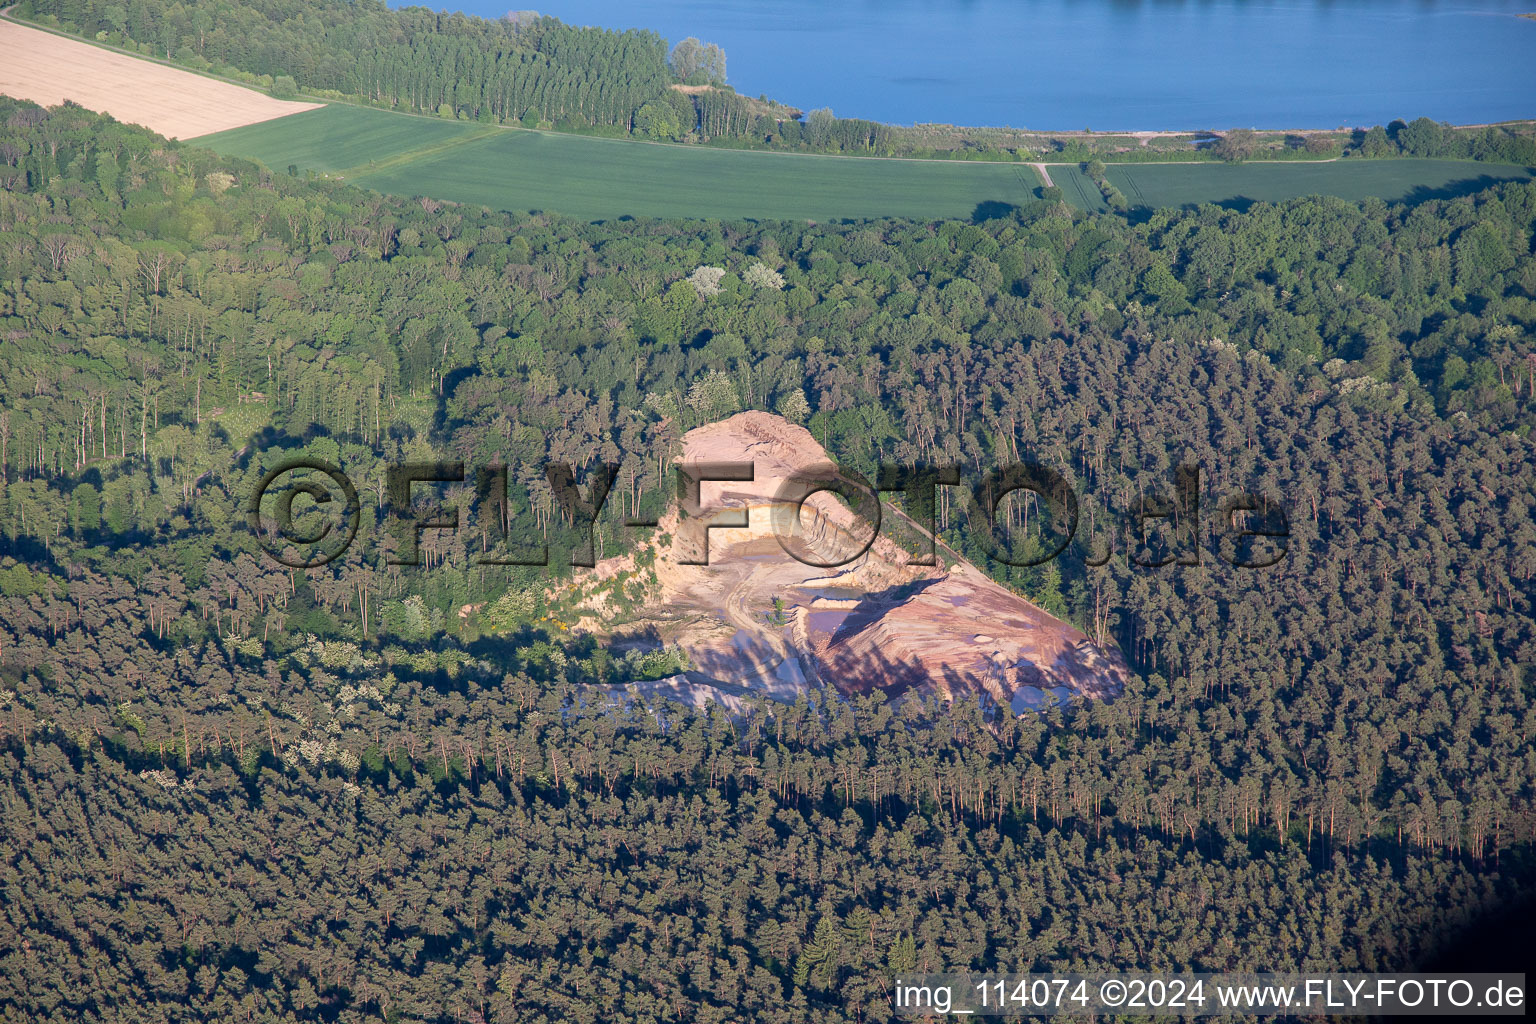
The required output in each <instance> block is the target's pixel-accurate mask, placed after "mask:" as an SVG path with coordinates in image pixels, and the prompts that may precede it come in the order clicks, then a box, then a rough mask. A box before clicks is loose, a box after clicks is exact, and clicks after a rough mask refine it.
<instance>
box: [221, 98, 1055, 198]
mask: <svg viewBox="0 0 1536 1024" xmlns="http://www.w3.org/2000/svg"><path fill="white" fill-rule="evenodd" d="M413 131H415V132H420V135H416V136H413V135H412V132H413ZM197 141H198V142H199V143H200V144H202V145H206V146H209V147H211V148H213V149H215V150H218V151H219V152H222V153H229V154H232V155H237V156H245V157H253V158H255V159H257V160H260V161H262V162H263V163H265V164H267V165H268V166H269V167H274V168H279V169H282V168H286V167H287V166H288V165H289V164H290V163H292V164H297V165H298V166H299V167H300V168H301V169H313V170H315V171H317V172H322V173H327V174H337V173H341V174H343V175H344V176H345V177H346V179H347V180H348V181H351V182H354V183H356V184H359V185H363V186H365V187H367V188H373V189H377V190H379V191H381V192H395V193H400V194H404V195H429V196H433V197H435V198H439V199H451V200H454V201H456V202H463V203H478V204H481V205H484V206H491V207H498V208H502V209H513V210H550V211H557V212H559V213H564V214H568V215H570V216H573V217H582V218H589V219H604V218H611V217H620V216H625V215H629V216H636V217H646V216H649V217H720V218H737V217H742V218H745V217H751V218H761V219H776V218H796V219H800V218H803V219H810V220H837V219H842V218H853V219H862V218H867V217H969V216H971V215H972V214H973V213H974V212H975V210H976V207H977V205H978V204H981V203H986V202H1003V203H1020V202H1024V201H1025V200H1027V199H1030V198H1032V197H1033V196H1034V195H1036V194H1037V192H1038V189H1039V186H1040V180H1039V177H1038V176H1037V175H1036V174H1035V172H1034V171H1033V170H1032V169H1031V168H1029V167H1027V166H1023V165H1020V164H998V163H992V164H981V163H958V162H952V161H939V160H925V161H914V160H856V159H848V158H845V157H828V156H810V155H797V154H785V153H753V152H743V151H737V150H720V149H703V148H697V147H686V146H659V145H653V144H650V143H644V142H630V141H624V140H612V139H595V138H590V137H586V136H579V135H562V134H559V133H554V132H535V131H519V130H514V129H497V128H492V129H489V130H487V129H486V128H485V127H484V126H481V125H474V124H460V123H454V122H451V121H438V120H435V119H433V118H423V117H411V116H408V115H404V114H393V113H389V112H387V111H381V110H370V109H367V108H364V107H351V106H345V105H342V104H331V105H330V106H327V107H322V108H321V109H319V110H312V111H307V112H305V113H302V114H294V115H291V116H289V117H285V118H280V119H278V120H276V121H267V122H264V123H262V124H257V125H250V126H249V127H246V128H237V129H235V130H233V131H228V132H220V133H219V134H217V135H207V136H204V137H203V138H201V139H198V140H197Z"/></svg>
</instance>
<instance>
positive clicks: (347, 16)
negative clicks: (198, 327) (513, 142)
mask: <svg viewBox="0 0 1536 1024" xmlns="http://www.w3.org/2000/svg"><path fill="white" fill-rule="evenodd" d="M15 13H16V14H17V15H18V16H20V17H23V18H31V19H33V20H36V21H37V22H38V23H39V24H42V25H46V26H50V27H56V28H59V29H62V30H63V31H66V32H70V33H74V34H78V35H83V36H85V37H87V38H91V39H96V40H98V41H100V42H104V43H108V44H111V45H119V46H123V47H127V48H129V49H131V50H133V51H136V52H138V53H141V54H144V55H146V56H152V57H155V58H157V59H164V60H168V61H174V62H176V63H178V64H181V65H184V66H186V67H189V68H193V69H195V70H198V71H204V72H212V73H216V74H221V75H224V76H226V77H230V78H233V79H236V80H239V81H244V82H247V83H249V84H254V85H258V86H261V87H263V88H267V89H270V90H272V91H273V93H274V95H277V96H281V97H290V96H293V95H295V94H296V93H297V91H298V90H303V92H304V93H305V94H307V95H311V96H316V97H320V98H324V99H343V100H349V101H352V102H361V103H367V104H371V105H374V106H382V107H386V108H389V109H392V110H402V111H409V112H412V113H423V114H435V115H438V116H441V117H446V118H451V119H458V120H468V121H478V122H483V123H488V124H506V125H516V126H523V127H529V128H534V127H539V128H558V129H560V130H562V131H579V132H596V133H599V134H608V135H633V136H636V137H639V138H645V139H650V140H653V141H666V142H688V143H706V144H712V145H717V146H730V147H747V148H755V149H777V150H792V151H809V152H819V153H846V154H853V155H862V156H909V157H910V156H921V157H950V158H961V159H982V160H1037V159H1041V158H1042V157H1044V158H1048V159H1053V160H1065V161H1078V160H1083V161H1087V160H1092V159H1095V158H1100V157H1109V158H1113V159H1116V160H1131V161H1147V160H1175V161H1188V160H1192V159H1193V160H1226V161H1233V160H1243V159H1250V158H1256V157H1261V158H1263V159H1269V160H1274V159H1302V160H1309V159H1310V160H1316V159H1332V158H1335V157H1339V156H1362V157H1369V158H1377V159H1379V158H1384V157H1399V156H1407V157H1440V158H1450V159H1466V160H1490V161H1496V162H1503V163H1516V164H1526V165H1533V164H1536V132H1533V131H1532V126H1531V125H1530V124H1522V125H1491V126H1478V127H1473V128H1453V127H1451V126H1448V125H1442V124H1439V123H1437V122H1435V121H1433V120H1431V119H1429V118H1427V117H1420V118H1416V119H1414V120H1412V121H1394V122H1392V124H1390V125H1386V126H1381V125H1378V126H1376V127H1374V128H1371V129H1369V130H1365V129H1356V130H1353V131H1342V130H1341V131H1325V132H1311V133H1285V132H1260V133H1255V132H1252V131H1248V130H1240V131H1234V132H1228V133H1225V134H1224V135H1223V136H1222V137H1220V138H1217V137H1215V136H1212V135H1206V136H1177V137H1169V138H1166V139H1156V140H1147V139H1133V138H1129V137H1127V136H1123V135H1114V134H1110V135H1103V136H1095V135H1091V134H1082V133H1073V134H1068V135H1051V134H1048V133H1046V134H1042V133H1038V132H1029V131H1025V130H1014V129H1000V128H958V129H957V128H953V127H951V126H946V125H913V126H903V125H889V124H882V123H879V122H875V121H867V120H863V119H861V118H845V117H837V116H835V115H834V114H833V112H832V110H831V109H830V108H820V109H817V110H812V111H810V112H809V114H805V115H803V116H802V112H801V111H799V110H795V109H792V108H790V107H787V106H784V105H783V104H779V103H775V102H773V101H771V100H769V99H768V98H767V97H759V98H756V99H753V98H751V97H748V96H745V95H741V94H738V93H737V92H736V91H735V89H733V88H731V87H730V86H729V85H728V84H727V83H726V80H725V79H726V74H725V62H726V58H725V54H724V53H723V52H722V51H721V50H720V48H719V47H717V46H714V45H711V44H702V43H700V42H699V40H697V39H694V38H691V37H690V38H688V39H684V40H682V41H681V42H679V43H678V44H677V46H675V47H674V48H673V49H672V51H671V53H670V54H669V53H668V50H667V43H666V41H665V40H663V39H662V38H661V37H659V36H658V35H656V34H655V33H652V32H642V31H627V32H616V31H607V30H603V29H597V28H576V27H572V26H568V25H564V24H562V23H561V22H560V21H559V20H557V19H555V18H549V17H539V16H537V15H534V14H532V13H531V12H520V13H516V14H512V15H508V16H507V17H505V18H501V19H496V20H490V19H486V18H479V17H471V16H467V15H464V14H460V13H456V12H455V13H452V14H447V13H441V12H436V11H432V10H429V9H428V8H425V7H403V8H398V9H391V8H389V7H387V6H385V4H384V3H383V2H382V0H317V2H302V0H238V2H236V0H217V2H215V0H121V2H105V0H22V2H21V3H19V4H18V5H17V7H16V11H15ZM674 85H689V86H691V88H688V89H686V90H679V89H677V88H672V86H674ZM1191 143H1194V145H1192V144H1191Z"/></svg>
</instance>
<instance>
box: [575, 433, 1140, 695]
mask: <svg viewBox="0 0 1536 1024" xmlns="http://www.w3.org/2000/svg"><path fill="white" fill-rule="evenodd" d="M748 460H750V461H751V462H752V463H753V465H754V470H755V473H754V476H755V478H754V479H753V480H752V481H751V482H741V483H704V484H703V485H702V486H701V489H700V499H701V500H700V505H701V506H702V507H703V509H704V510H705V516H704V518H706V519H707V518H709V517H710V516H711V515H714V516H718V515H719V514H720V513H721V511H724V512H725V514H729V513H730V512H732V511H734V512H735V513H736V515H738V516H739V515H740V510H742V509H745V510H746V511H747V514H748V517H749V522H750V525H749V526H748V527H747V528H746V529H739V528H737V529H723V528H717V529H712V530H710V531H709V564H708V565H687V564H682V561H683V558H684V557H685V556H687V557H697V556H698V555H699V554H700V552H699V551H698V550H697V548H696V547H694V546H693V540H692V539H691V538H689V537H686V536H684V535H682V534H681V533H680V531H679V518H678V516H677V514H676V513H675V512H674V513H673V514H671V515H669V516H667V517H666V518H665V519H663V521H662V523H661V527H660V528H659V529H658V530H657V535H658V538H667V539H666V541H665V543H664V544H663V545H662V546H661V547H659V548H658V549H656V552H655V556H656V557H655V562H654V566H653V569H652V571H654V573H655V577H656V580H655V582H656V587H655V589H654V591H653V596H652V597H651V598H650V599H649V600H647V602H646V607H645V609H644V612H643V614H642V616H641V619H640V621H639V622H638V623H631V624H630V625H629V626H626V627H621V628H619V629H618V630H617V633H618V639H619V640H620V642H621V644H622V642H623V637H624V634H625V633H629V634H630V635H631V636H632V637H633V638H634V641H635V642H636V643H637V644H638V643H641V642H644V643H646V644H648V645H654V644H658V643H665V644H679V645H681V646H682V647H683V649H684V650H685V651H687V653H688V656H689V659H690V661H691V662H692V668H691V670H690V671H688V672H687V673H685V674H684V675H683V676H679V677H673V678H671V679H668V680H664V681H661V682H659V683H650V684H644V685H643V686H642V689H644V690H648V691H651V692H656V693H663V694H665V695H667V696H669V697H671V698H673V699H676V700H680V701H683V702H687V703H695V704H697V703H702V702H703V701H704V700H715V701H719V702H721V703H723V704H725V705H727V706H729V705H733V704H736V703H739V701H740V699H741V698H742V697H744V696H745V695H747V694H749V693H755V694H760V695H763V696H769V697H774V698H777V699H781V700H784V699H789V700H792V699H793V698H794V696H795V694H796V693H798V692H801V691H804V690H806V689H808V688H810V687H812V686H819V685H821V684H830V685H832V686H834V687H836V688H837V689H839V690H841V691H843V692H845V693H867V692H870V691H872V690H879V691H882V692H887V693H893V694H894V693H900V692H903V691H907V690H915V691H917V692H920V693H925V694H929V693H931V694H936V695H938V696H941V697H944V698H953V697H959V696H963V695H967V694H977V693H984V694H986V695H987V696H988V697H989V698H990V699H991V700H993V701H995V702H996V703H998V704H1000V705H1007V706H1011V707H1012V708H1013V709H1014V710H1016V711H1023V710H1025V709H1026V708H1035V707H1039V706H1041V705H1042V704H1044V703H1049V702H1051V701H1052V700H1059V699H1064V698H1066V697H1067V696H1069V695H1071V694H1082V695H1084V696H1089V697H1106V696H1111V695H1113V694H1114V693H1116V692H1118V691H1119V689H1120V688H1121V686H1122V685H1123V683H1124V680H1125V663H1124V661H1123V659H1122V657H1121V655H1120V652H1119V651H1118V650H1114V649H1107V650H1106V649H1100V648H1098V647H1096V646H1095V645H1094V644H1092V643H1091V642H1090V641H1089V639H1088V637H1087V636H1085V635H1084V634H1083V633H1082V632H1080V631H1079V630H1077V629H1075V628H1074V627H1072V626H1071V625H1070V624H1068V623H1066V622H1063V621H1061V620H1060V619H1057V618H1055V617H1053V616H1051V615H1049V614H1048V613H1046V612H1045V611H1043V610H1041V609H1040V608H1037V607H1036V606H1034V605H1033V604H1031V603H1030V602H1028V601H1026V600H1024V599H1023V598H1022V597H1019V596H1018V595H1017V594H1015V593H1013V592H1012V591H1010V590H1008V589H1006V588H1004V587H1002V586H1000V585H998V584H997V583H995V582H993V581H992V580H991V579H990V578H988V577H987V575H986V574H985V573H983V572H982V571H981V570H980V569H978V568H976V567H975V566H974V565H971V564H970V563H968V562H965V561H963V560H956V559H955V557H954V556H953V554H952V553H949V555H948V556H947V557H945V558H943V559H941V560H942V561H946V562H948V563H949V564H948V566H947V567H945V566H922V565H913V564H911V563H910V559H909V556H908V554H907V552H906V551H904V550H902V549H901V548H900V547H898V546H897V545H896V544H895V543H893V542H892V541H891V540H890V539H889V537H888V534H887V531H886V530H884V529H882V531H881V535H880V536H878V537H876V539H875V541H874V543H873V544H872V545H871V546H870V547H869V549H868V550H867V551H866V552H865V553H864V554H863V555H860V556H859V557H857V558H855V559H854V560H853V561H851V562H849V563H848V564H846V565H841V566H838V567H836V568H819V567H817V566H814V565H807V564H804V563H803V562H801V561H798V560H797V559H795V558H792V557H791V556H790V555H789V554H787V553H786V552H785V550H784V549H783V547H782V546H781V544H780V540H779V537H781V536H789V537H793V538H795V539H796V542H800V543H804V544H805V545H806V546H807V547H808V548H809V549H810V550H811V551H812V552H813V553H815V554H817V555H819V556H820V557H817V558H815V559H814V560H816V561H822V562H830V561H835V560H838V559H839V558H841V557H842V556H844V555H845V554H847V553H851V552H854V551H857V550H858V549H859V548H860V547H862V546H863V543H864V541H865V540H867V539H868V538H869V537H870V535H871V532H872V531H871V529H870V528H869V525H868V523H867V522H865V521H864V520H862V519H861V518H859V517H858V516H857V515H855V514H854V513H853V512H852V511H850V510H849V508H848V507H846V506H845V505H843V504H842V503H841V502H839V501H838V500H837V499H835V498H834V497H832V496H831V495H830V494H827V493H825V492H822V493H818V494H814V495H812V496H811V497H810V498H809V500H808V501H807V502H806V506H805V509H804V510H803V511H802V512H801V513H800V514H799V516H796V515H795V512H794V506H793V505H789V504H786V503H784V502H782V501H776V500H775V499H776V498H778V497H779V496H780V495H781V493H782V492H781V491H780V488H781V486H782V485H783V484H784V481H785V480H786V479H787V478H788V477H790V476H791V475H792V474H795V473H797V472H804V471H805V470H806V468H807V467H813V466H818V465H827V464H829V463H830V459H829V456H828V455H827V453H826V452H825V450H823V449H822V447H821V446H820V445H819V444H817V443H816V440H815V438H814V437H812V435H811V433H810V432H809V431H807V430H805V429H804V428H803V427H799V426H796V425H794V424H792V423H790V422H788V421H787V420H784V419H782V418H780V417H778V416H774V415H772V414H769V413H764V412H747V413H741V414H739V415H737V416H733V417H731V418H730V419H727V420H723V421H721V422H719V423H714V424H710V425H708V426H704V427H699V428H698V429H696V430H693V431H690V432H689V433H688V434H687V436H686V437H685V438H684V453H683V457H682V463H683V464H684V465H688V464H697V463H700V462H717V461H748ZM685 549H688V550H685ZM634 568H635V562H634V559H633V556H627V557H625V558H617V559H608V560H605V561H601V562H599V563H598V565H597V566H596V567H595V568H594V569H592V570H590V571H589V572H588V573H587V574H586V579H585V581H583V583H582V584H581V586H582V587H583V588H584V589H585V588H590V591H589V592H590V593H591V594H592V595H593V599H592V601H591V603H590V604H589V606H588V607H589V610H590V612H591V615H590V617H588V618H586V619H584V621H583V623H582V625H583V626H585V627H587V628H596V629H599V630H601V629H602V625H601V624H602V623H603V622H604V621H605V620H607V619H608V615H607V613H606V610H605V609H604V608H603V607H602V598H601V592H602V583H603V581H605V580H612V579H614V578H616V577H620V576H622V575H623V574H625V573H628V572H631V571H633V570H634ZM775 598H778V599H779V601H780V602H781V603H780V605H779V606H778V607H777V608H776V607H775V604H774V599H775Z"/></svg>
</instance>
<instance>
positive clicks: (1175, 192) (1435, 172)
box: [1051, 160, 1532, 209]
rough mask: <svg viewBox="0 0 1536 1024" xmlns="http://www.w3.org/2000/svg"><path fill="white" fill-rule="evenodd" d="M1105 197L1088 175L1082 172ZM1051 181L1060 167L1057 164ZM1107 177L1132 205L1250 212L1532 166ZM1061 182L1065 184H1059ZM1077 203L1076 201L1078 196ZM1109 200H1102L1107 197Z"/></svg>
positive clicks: (1450, 192) (1273, 166) (1123, 172)
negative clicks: (1307, 198)
mask: <svg viewBox="0 0 1536 1024" xmlns="http://www.w3.org/2000/svg"><path fill="white" fill-rule="evenodd" d="M1078 173H1079V174H1080V175H1081V176H1082V179H1083V181H1084V183H1085V184H1086V185H1087V186H1088V188H1089V189H1090V190H1091V194H1092V195H1093V197H1094V198H1095V199H1099V198H1100V197H1099V195H1098V190H1097V189H1096V188H1095V187H1094V185H1093V182H1092V181H1090V180H1089V179H1088V177H1087V175H1085V174H1082V172H1081V171H1079V172H1078ZM1051 176H1052V178H1055V177H1056V168H1054V167H1053V168H1051ZM1107 176H1108V178H1109V181H1110V183H1111V184H1112V185H1114V186H1115V187H1116V188H1118V189H1120V191H1121V192H1124V193H1125V198H1126V199H1128V200H1129V201H1130V203H1131V205H1132V206H1150V207H1159V206H1195V205H1198V204H1200V203H1219V204H1220V205H1223V206H1230V207H1234V208H1237V209H1244V208H1246V207H1248V206H1250V205H1252V204H1253V203H1255V202H1278V201H1279V200H1282V199H1292V198H1294V197H1296V196H1302V195H1330V196H1338V197H1339V198H1341V199H1350V200H1356V199H1364V198H1366V197H1367V196H1380V197H1381V198H1382V199H1386V200H1389V201H1397V200H1415V199H1434V198H1445V197H1449V196H1455V195H1466V194H1467V193H1470V192H1477V191H1480V190H1482V189H1484V188H1487V187H1489V186H1490V185H1494V184H1497V183H1498V182H1500V181H1508V180H1515V179H1518V180H1521V181H1528V180H1530V178H1531V176H1532V175H1531V171H1530V169H1529V168H1525V167H1513V166H1510V165H1508V164H1484V163H1473V162H1471V161H1465V160H1335V161H1333V162H1331V163H1297V162H1290V163H1249V164H1119V165H1114V164H1112V165H1110V167H1109V169H1108V173H1107ZM1058 184H1060V182H1059V181H1058ZM1073 201H1074V202H1075V200H1073ZM1100 202H1101V203H1102V199H1100Z"/></svg>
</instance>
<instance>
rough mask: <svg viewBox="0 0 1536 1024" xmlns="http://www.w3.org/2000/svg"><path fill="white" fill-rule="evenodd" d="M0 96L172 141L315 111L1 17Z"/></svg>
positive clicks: (317, 104) (307, 105) (305, 105)
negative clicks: (88, 114) (68, 108)
mask: <svg viewBox="0 0 1536 1024" xmlns="http://www.w3.org/2000/svg"><path fill="white" fill-rule="evenodd" d="M0 93H4V94H6V95H7V96H13V97H15V98H17V99H25V100H31V101H32V102H34V103H40V104H42V105H44V106H55V105H57V104H59V103H62V102H64V101H65V100H73V101H74V102H76V103H78V104H80V105H81V106H82V107H85V108H86V109H88V110H96V111H101V112H104V113H108V114H111V115H112V116H113V117H115V118H117V119H118V120H119V121H123V122H125V123H128V124H141V125H143V126H144V127H146V128H149V129H152V130H153V131H157V132H159V133H160V134H161V135H165V136H168V137H170V138H174V139H191V138H196V137H197V136H199V135H207V134H208V133H209V132H221V131H224V130H225V129H228V128H239V127H240V126H241V125H247V124H255V123H256V122H258V121H270V120H272V119H273V118H277V117H286V116H287V115H289V114H297V113H298V112H299V111H301V110H313V109H314V108H315V107H318V106H322V104H319V103H293V102H289V101H286V100H275V99H273V98H272V97H270V96H264V95H262V94H261V93H259V92H256V91H254V90H252V89H246V88H243V87H241V86H238V85H230V84H229V83H227V82H220V81H217V80H215V79H212V78H204V77H203V76H202V75H194V74H193V73H192V72H190V71H180V70H177V69H176V68H171V67H166V66H165V65H162V64H156V63H154V62H152V61H147V60H140V59H138V58H136V57H130V56H128V55H127V54H122V53H115V52H113V51H111V50H106V49H102V48H101V47H99V46H92V45H90V44H89V43H82V42H77V41H76V40H73V39H66V38H64V37H63V36H56V35H54V34H53V33H51V32H44V31H42V30H40V29H35V28H30V27H28V26H26V25H21V24H18V23H17V22H14V21H9V20H6V19H0Z"/></svg>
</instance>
